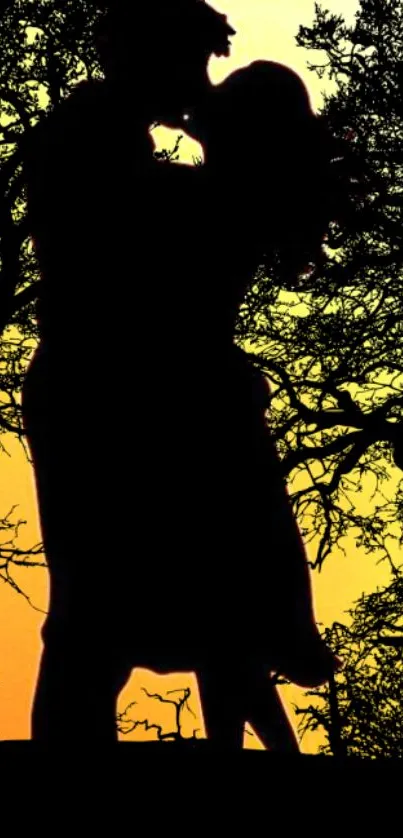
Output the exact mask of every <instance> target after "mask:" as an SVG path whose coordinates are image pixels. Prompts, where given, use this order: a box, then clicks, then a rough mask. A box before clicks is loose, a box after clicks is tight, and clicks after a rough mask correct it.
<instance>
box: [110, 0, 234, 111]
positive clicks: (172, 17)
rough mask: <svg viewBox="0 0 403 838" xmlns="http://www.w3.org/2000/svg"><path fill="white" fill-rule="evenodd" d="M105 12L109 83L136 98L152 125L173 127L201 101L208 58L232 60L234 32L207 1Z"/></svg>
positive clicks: (123, 6)
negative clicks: (228, 57)
mask: <svg viewBox="0 0 403 838" xmlns="http://www.w3.org/2000/svg"><path fill="white" fill-rule="evenodd" d="M106 6H107V8H106V14H105V16H104V17H103V20H102V22H101V24H100V25H99V27H98V33H97V36H98V37H97V46H98V51H99V55H100V60H101V64H102V67H103V69H104V71H105V75H106V77H107V78H109V79H110V80H113V81H116V82H117V83H118V84H119V85H121V86H123V87H127V88H128V89H129V90H130V92H133V93H134V94H135V97H136V101H137V103H138V104H140V102H141V104H142V105H144V107H146V108H148V109H149V110H150V114H151V118H152V119H159V120H160V121H172V118H174V117H175V116H179V115H180V114H182V113H183V111H184V110H185V109H186V108H187V107H191V106H192V105H194V104H195V103H196V101H197V100H198V98H199V97H200V96H201V95H203V92H204V91H205V89H206V86H207V85H208V77H207V65H208V61H209V58H210V56H211V55H229V52H230V38H231V36H232V35H234V34H235V32H234V30H233V29H232V28H231V27H230V26H229V25H228V23H227V18H226V17H225V15H221V14H219V13H218V12H217V11H216V10H215V9H213V8H212V7H211V6H209V5H208V4H207V3H206V2H204V0H143V2H142V3H140V4H138V3H136V4H134V3H133V2H128V0H114V2H113V3H108V2H107V0H106ZM108 6H109V8H108Z"/></svg>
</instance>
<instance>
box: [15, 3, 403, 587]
mask: <svg viewBox="0 0 403 838" xmlns="http://www.w3.org/2000/svg"><path fill="white" fill-rule="evenodd" d="M99 15H100V10H99V8H97V5H96V3H91V2H86V1H85V0H65V2H61V0H47V1H46V2H44V0H38V2H36V3H35V4H34V3H32V2H29V0H19V2H18V3H13V4H9V5H8V6H7V8H6V9H5V11H4V12H3V16H2V17H1V18H0V43H1V47H0V50H1V52H0V56H1V60H0V262H1V265H0V267H1V272H0V326H1V330H2V340H1V341H0V391H1V394H2V398H1V403H0V434H6V433H10V432H11V433H13V434H15V435H17V436H18V437H19V438H20V439H21V440H23V431H22V427H21V416H20V406H19V393H20V390H21V385H22V381H23V379H24V375H25V371H26V369H27V365H28V363H29V360H30V358H31V356H32V353H33V350H34V348H35V346H36V343H37V340H38V330H37V325H36V321H35V306H34V303H35V299H36V297H37V294H38V282H39V281H40V280H39V276H38V269H37V264H36V259H35V256H34V253H33V250H32V246H31V243H30V240H29V236H28V228H27V219H26V212H25V186H24V179H23V170H22V160H23V155H24V148H25V145H26V143H28V142H29V137H30V130H31V128H32V127H34V126H35V125H36V123H37V121H38V119H39V118H40V117H41V116H42V115H43V114H45V113H47V112H49V111H51V110H52V109H53V108H55V107H57V105H58V104H59V102H60V101H61V99H63V98H65V97H66V96H68V95H69V93H70V92H71V91H72V90H73V88H74V87H75V85H76V84H77V83H78V82H79V81H80V80H82V79H86V78H88V79H91V78H97V77H101V71H100V68H99V65H98V57H97V54H96V51H95V46H94V38H93V34H94V28H95V26H96V23H97V21H98V19H99ZM298 43H299V45H300V46H301V47H303V48H305V49H310V50H315V51H317V52H318V53H319V59H318V62H317V63H316V64H312V65H311V66H312V69H313V71H315V72H317V73H318V74H319V75H320V76H321V75H323V74H324V73H325V72H326V73H327V74H329V75H330V78H332V79H333V80H334V82H335V83H336V92H335V93H334V94H333V95H330V96H328V97H326V99H325V106H324V111H323V113H324V115H325V117H326V119H327V120H328V121H329V124H330V126H331V127H332V130H333V132H334V134H335V135H336V137H338V138H340V140H345V139H346V138H347V139H348V141H349V146H350V150H351V166H352V168H353V170H354V169H355V170H356V171H357V173H359V174H358V176H359V178H360V186H359V188H357V199H356V201H355V206H354V207H353V206H352V209H351V212H350V213H349V212H347V213H346V214H345V217H344V218H342V219H341V220H340V222H339V223H338V224H333V225H332V226H331V229H330V230H329V237H328V242H327V254H328V261H327V262H326V263H325V264H324V265H323V266H321V267H320V269H319V270H318V271H317V272H316V273H315V274H314V275H312V276H310V275H309V274H307V276H306V278H305V281H304V282H301V286H300V287H298V288H295V289H294V290H293V291H291V292H285V291H284V290H283V289H282V286H281V276H280V272H279V271H278V268H277V266H276V265H275V264H265V265H262V267H261V269H260V270H259V272H258V274H257V275H256V277H255V281H254V282H253V283H252V285H251V289H250V291H249V293H248V295H247V297H246V299H245V301H244V304H243V306H242V308H241V311H240V316H239V320H238V326H237V334H236V340H237V342H239V343H240V344H242V345H246V346H247V347H248V348H249V349H250V350H251V351H252V352H253V353H254V354H255V356H256V363H257V365H258V366H259V367H260V368H261V369H262V370H263V371H264V372H265V374H266V375H267V376H268V378H269V379H270V381H271V383H272V396H271V399H270V404H268V407H270V423H271V427H272V431H273V434H274V436H275V439H276V441H277V445H278V450H279V453H280V455H281V458H282V464H283V471H284V474H285V475H286V476H287V477H289V478H290V481H291V483H292V486H293V493H292V497H293V501H294V505H295V511H296V514H297V516H298V519H299V521H300V523H301V525H302V530H303V533H304V535H305V538H306V540H307V541H308V542H310V541H311V542H312V543H314V545H315V548H316V559H315V563H316V564H318V565H321V564H322V563H323V561H324V560H325V558H326V556H327V555H328V554H329V552H330V551H331V550H332V548H333V547H334V545H335V544H337V543H340V541H341V539H342V538H343V536H345V535H346V534H347V533H349V532H351V533H354V534H355V535H356V540H357V543H358V544H359V545H361V546H363V547H364V548H365V549H366V550H368V551H374V550H377V551H381V553H382V554H383V555H384V556H385V557H386V558H389V560H390V562H391V563H393V562H392V556H391V552H390V550H389V548H388V539H389V538H392V539H399V537H400V532H401V524H402V521H403V481H400V482H399V484H398V486H397V488H396V490H395V491H394V494H393V495H392V496H391V497H387V496H386V493H385V490H386V487H387V483H388V480H389V477H390V474H391V469H392V466H393V463H395V464H396V465H397V466H398V467H399V468H400V467H403V435H402V433H401V426H402V425H403V412H402V407H403V397H402V394H401V385H402V379H401V376H402V372H403V360H402V346H403V343H402V328H401V323H402V299H403V296H402V294H401V274H402V267H401V266H402V253H403V245H402V232H401V231H402V229H403V228H402V217H401V214H402V203H403V199H402V195H401V192H402V162H403V158H402V152H401V140H402V131H403V123H402V118H403V110H402V104H401V92H402V90H401V88H402V80H403V75H402V67H403V22H402V19H401V15H400V4H399V3H398V2H396V0H383V1H382V2H381V1H380V0H362V2H361V5H360V11H359V14H358V16H357V19H356V22H355V24H354V25H353V26H347V25H346V24H345V22H344V20H343V18H342V17H340V16H335V15H332V14H330V13H329V12H325V11H323V10H322V9H321V8H320V7H319V6H316V18H315V21H314V23H313V26H312V27H302V28H301V29H300V32H299V35H298ZM128 108H130V103H128ZM106 118H107V116H106ZM360 190H361V192H360ZM302 212H303V207H301V213H302ZM211 305H212V306H214V296H213V295H212V298H211ZM371 481H372V489H373V501H372V508H370V509H368V504H367V505H366V507H367V508H366V509H365V510H362V509H361V506H360V500H361V497H360V496H361V495H362V493H363V490H364V488H368V487H369V486H370V485H371ZM2 514H4V512H3V511H2ZM4 520H5V521H7V520H8V518H5V519H4ZM14 534H15V535H17V536H18V529H17V530H16V531H14ZM4 549H5V551H6V552H4V550H3V552H2V553H1V556H2V558H1V562H2V563H1V568H0V569H1V572H2V578H3V579H4V581H6V582H10V580H11V579H12V575H11V574H10V568H11V566H12V563H13V562H14V563H15V562H16V561H20V560H21V561H27V563H29V564H32V560H34V562H35V560H36V557H37V556H38V555H39V553H38V554H37V552H36V551H37V549H39V548H37V547H34V548H32V551H28V552H25V553H24V554H23V555H21V556H20V554H19V553H18V547H15V544H13V545H9V546H8V547H5V548H4ZM7 551H9V552H7ZM15 589H16V590H17V589H18V586H17V587H16V588H15ZM20 593H21V591H20Z"/></svg>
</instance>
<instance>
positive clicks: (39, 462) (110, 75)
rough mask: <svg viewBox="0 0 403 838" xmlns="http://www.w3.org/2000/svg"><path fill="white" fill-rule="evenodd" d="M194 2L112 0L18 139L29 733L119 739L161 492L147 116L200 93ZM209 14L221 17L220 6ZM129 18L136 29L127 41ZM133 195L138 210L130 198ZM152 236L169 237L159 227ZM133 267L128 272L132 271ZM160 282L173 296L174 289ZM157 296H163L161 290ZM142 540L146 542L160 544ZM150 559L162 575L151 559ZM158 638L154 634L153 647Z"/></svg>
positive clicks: (171, 117)
mask: <svg viewBox="0 0 403 838" xmlns="http://www.w3.org/2000/svg"><path fill="white" fill-rule="evenodd" d="M193 6H195V3H194V2H192V0H189V2H185V0H183V2H180V0H177V2H175V3H173V4H172V6H170V7H169V8H168V7H167V5H166V4H164V3H161V2H155V3H152V4H146V5H144V6H143V7H142V8H140V9H136V12H135V14H134V17H133V11H132V10H130V8H129V7H130V4H119V3H116V4H114V5H113V8H112V11H111V14H110V21H109V24H108V30H107V31H108V35H109V42H108V41H106V40H105V39H102V36H101V35H100V40H99V43H100V49H101V52H102V58H103V61H104V65H105V69H106V72H107V79H106V82H104V83H99V82H90V83H87V84H83V85H79V86H78V88H77V89H76V91H75V92H74V93H73V94H72V95H71V96H70V97H69V98H68V99H67V100H66V101H64V102H63V103H62V105H61V106H60V107H59V108H58V109H57V110H56V111H54V112H53V113H52V114H51V115H50V116H49V117H48V118H47V119H46V120H44V122H43V123H42V124H41V125H39V126H38V128H37V130H36V131H35V132H34V136H33V138H32V143H31V148H30V150H29V151H28V153H27V163H26V166H27V180H28V212H29V217H30V221H31V231H32V236H33V239H34V243H35V247H36V252H37V254H38V258H39V262H40V266H41V273H42V290H41V295H40V300H39V304H38V320H39V325H40V330H41V338H42V339H41V345H40V348H39V350H38V352H37V353H36V356H35V358H34V360H33V362H32V364H31V367H30V370H29V372H28V374H27V378H26V382H25V386H24V391H23V411H24V420H25V425H26V429H27V434H28V439H29V443H30V448H31V452H32V456H33V460H34V466H35V476H36V483H37V491H38V500H39V508H40V517H41V525H42V531H43V538H44V544H45V550H46V555H47V559H48V565H49V571H50V605H49V617H48V619H47V620H46V623H45V626H44V629H43V639H44V652H43V656H42V662H41V669H40V674H39V679H38V687H37V692H36V697H35V703H34V710H33V737H34V738H35V739H39V740H41V741H53V740H56V739H59V738H62V739H64V740H66V741H77V739H81V738H83V737H84V736H86V737H87V738H89V739H96V740H100V741H112V740H114V739H115V738H116V725H115V718H116V699H117V696H118V694H119V691H120V689H121V687H122V686H123V684H124V683H125V681H126V680H127V678H128V677H129V675H130V672H131V669H132V666H133V662H132V660H133V655H131V657H130V660H129V659H128V653H127V647H126V646H125V632H126V630H127V611H128V609H129V610H133V607H134V610H135V611H136V608H137V609H138V610H139V603H137V606H136V595H137V597H138V598H141V597H143V596H144V591H143V590H142V587H141V586H142V584H144V585H146V586H147V590H149V588H150V566H149V565H150V562H149V561H148V559H147V558H146V559H145V560H143V559H142V556H141V548H142V543H146V541H147V540H149V542H150V544H151V542H152V532H150V531H149V527H150V526H151V527H152V526H154V522H152V520H151V517H152V515H153V514H156V515H158V514H159V512H160V509H161V507H160V505H159V502H158V498H157V497H156V492H155V478H156V475H155V463H156V462H157V460H158V456H159V455H161V458H163V454H162V452H161V451H160V447H159V446H158V445H157V438H158V436H161V429H160V427H159V425H160V423H158V422H157V421H156V418H155V415H153V414H154V413H155V412H156V411H158V410H159V409H160V406H159V403H160V401H161V399H160V398H159V399H156V397H155V392H154V391H155V390H156V382H155V380H154V379H153V380H150V378H151V377H150V367H149V366H148V367H147V368H146V369H145V370H144V364H143V363H141V364H137V365H136V361H137V358H138V357H141V355H142V354H143V353H144V347H145V345H146V342H147V339H148V335H147V327H143V328H140V327H139V326H138V320H136V321H135V322H134V318H135V317H136V318H137V317H138V314H137V312H143V315H144V313H146V315H147V314H148V312H150V311H152V309H153V302H154V299H153V297H154V295H155V284H153V281H154V283H155V282H157V281H158V280H159V275H160V270H162V269H163V268H164V261H163V260H160V261H159V263H158V259H157V255H158V254H157V253H155V261H156V265H155V266H153V265H152V264H151V265H150V259H152V253H153V249H155V236H156V233H155V190H154V188H153V178H154V172H155V167H156V163H155V161H154V158H153V143H152V141H151V139H150V136H149V127H150V124H151V123H153V122H155V120H164V121H165V122H167V123H169V124H170V123H172V122H174V121H175V120H176V121H178V122H179V120H180V115H181V113H183V110H184V108H185V107H186V106H187V104H188V100H189V99H190V97H191V101H196V100H197V97H198V90H199V85H200V68H201V67H203V66H204V61H201V60H196V58H197V56H199V55H200V56H203V59H204V55H205V53H206V46H205V44H204V41H203V39H202V38H201V35H200V31H201V30H200V28H199V27H198V25H197V26H196V28H195V23H194V19H193V17H192V16H190V17H189V9H190V8H191V7H193ZM196 6H197V8H198V6H199V4H198V3H196ZM206 9H207V7H206ZM126 14H128V15H129V20H126V21H125V19H124V16H125V15H126ZM203 14H205V10H204V9H203ZM207 14H208V15H209V20H210V21H212V20H213V22H214V21H215V13H212V11H211V12H208V13H207ZM217 17H218V18H219V21H220V25H221V34H220V42H219V43H218V41H217V47H216V50H217V51H218V52H219V51H221V46H222V41H223V34H222V32H223V31H224V32H225V37H224V49H223V51H225V49H226V45H227V42H228V36H229V34H230V33H231V29H230V28H229V27H227V26H225V21H224V19H223V18H222V16H217ZM130 20H132V22H134V24H135V26H136V27H137V31H138V32H139V33H140V37H139V39H138V41H137V43H136V50H135V51H133V49H132V32H131V30H130V29H129V28H128V25H127V24H128V23H129V21H130ZM115 21H118V23H119V26H118V27H117V28H116V29H115V28H114V22H115ZM192 27H193V30H192ZM202 29H203V27H202ZM214 30H215V24H214V25H213V26H212V27H211V25H210V23H206V26H205V35H206V36H207V35H208V38H209V40H210V44H209V46H208V48H207V51H209V52H210V53H211V52H212V51H214V49H215V46H214V43H215V41H216V34H215V31H214ZM117 31H118V35H117V41H116V43H115V44H114V43H113V38H114V32H117ZM203 38H204V36H203ZM188 40H189V43H190V44H191V47H190V46H189V48H187V44H188ZM132 106H133V109H132ZM132 194H134V195H135V198H136V201H137V203H136V216H132V215H131V214H129V213H127V211H126V210H125V204H126V203H127V198H128V197H130V198H131V197H132ZM133 244H134V247H133ZM159 244H160V245H161V249H162V251H163V249H164V244H166V240H165V241H164V230H163V227H162V229H161V231H160V235H159ZM131 272H132V273H133V278H134V280H135V281H134V282H133V283H129V282H128V280H129V275H130V273H131ZM146 276H148V277H149V278H150V282H149V287H146V284H145V282H144V281H143V278H144V277H146ZM158 290H159V291H160V295H161V298H164V294H165V295H166V300H167V303H169V297H170V296H171V293H170V290H169V288H166V289H164V288H163V287H159V289H158ZM168 292H169V293H168ZM127 293H129V294H131V295H132V298H133V307H134V314H133V308H132V305H130V306H125V302H124V295H125V294H127ZM154 307H155V306H154ZM157 308H159V309H160V310H161V311H163V310H164V305H163V300H161V304H160V305H159V306H158V307H157ZM169 310H170V311H172V310H173V306H172V304H171V305H170V307H169ZM160 322H161V321H160ZM136 327H137V329H136ZM132 381H134V382H135V390H136V394H135V395H136V401H135V407H134V410H133V412H132V414H131V416H128V420H127V421H128V426H127V432H128V436H129V435H130V431H131V429H132V432H133V433H134V434H135V435H136V438H137V440H139V443H138V446H137V448H136V454H135V458H136V459H135V463H134V467H133V472H134V474H135V475H136V477H137V483H136V489H137V495H138V497H136V493H135V492H134V493H132V494H130V492H128V490H127V489H126V488H124V489H123V488H122V489H121V490H120V491H119V495H118V494H117V493H118V487H120V486H121V487H123V485H124V482H125V480H126V479H127V474H126V472H125V469H124V462H125V459H126V458H127V450H126V444H125V442H124V434H122V428H121V421H122V417H123V416H124V415H125V411H124V410H123V413H122V414H121V415H119V413H118V405H119V401H118V405H116V404H115V406H113V402H114V400H115V399H117V400H118V399H119V396H120V398H121V400H122V402H123V405H125V404H128V401H126V402H125V401H123V396H122V395H121V394H123V392H124V390H125V389H126V388H127V387H128V385H129V387H130V386H131V382H132ZM160 389H161V388H160ZM129 398H130V396H129ZM146 408H147V409H146ZM113 417H114V418H113ZM133 417H134V421H132V418H133ZM153 421H154V428H155V435H156V436H155V445H154V448H155V452H154V451H150V452H149V454H147V452H145V454H144V460H143V461H142V453H143V452H141V450H140V449H141V440H142V439H143V440H144V442H145V443H146V445H147V446H148V448H149V447H150V441H152V432H153ZM119 437H120V438H119ZM148 457H149V458H150V460H151V461H150V462H149V460H148ZM162 462H163V459H162ZM160 465H161V463H160ZM135 479H136V478H135ZM157 482H158V476H157ZM162 482H163V481H162ZM114 499H115V500H116V502H117V511H115V510H114V509H113V501H114ZM140 501H141V504H142V510H144V507H147V501H148V514H149V518H150V520H149V521H148V522H146V523H143V522H142V521H141V512H142V510H139V514H137V516H136V518H137V521H136V530H135V531H136V536H137V555H136V554H135V555H134V556H132V555H129V557H128V556H127V553H128V546H127V541H128V534H127V533H126V532H124V531H123V530H124V527H125V523H126V521H129V520H130V518H131V517H132V515H133V508H134V509H135V507H136V504H137V505H140ZM154 507H156V510H155V508H154ZM114 515H116V517H117V520H116V523H115V522H114V520H113V517H114ZM167 519H168V518H167ZM129 539H130V536H129ZM148 549H149V552H150V553H151V555H152V550H153V548H152V547H150V546H149V548H148ZM155 549H161V545H160V544H159V545H156V548H155ZM151 564H152V561H151ZM155 572H156V576H157V579H158V580H159V579H160V577H161V561H160V560H157V562H156V565H155ZM155 581H156V580H154V579H152V578H151V592H150V594H151V595H152V594H153V593H155V597H154V598H155V599H156V600H157V601H158V603H159V604H160V605H161V598H160V599H159V598H158V589H157V590H154V585H155ZM140 591H141V593H139V592H140ZM133 601H134V606H133ZM155 611H156V612H157V608H156V609H155ZM122 614H124V615H125V619H126V621H125V620H123V621H122V619H121V615H122ZM137 628H138V625H135V632H134V633H135V634H136V630H137ZM158 637H159V635H158ZM136 642H137V644H138V645H139V646H140V650H139V657H140V658H142V657H144V656H145V657H147V655H148V652H147V648H145V651H143V649H142V643H141V640H140V641H139V639H138V637H137V636H136ZM159 642H160V643H161V639H160V638H159ZM132 645H133V643H132V639H131V638H130V644H129V646H130V647H131V646H132ZM143 645H145V646H146V645H147V644H143ZM155 645H156V641H155V640H153V641H152V642H151V641H150V643H149V647H150V648H151V649H152V650H154V648H155ZM162 645H163V644H162ZM148 656H149V655H148ZM162 658H163V650H162ZM140 662H141V660H140Z"/></svg>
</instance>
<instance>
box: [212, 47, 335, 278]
mask: <svg viewBox="0 0 403 838" xmlns="http://www.w3.org/2000/svg"><path fill="white" fill-rule="evenodd" d="M211 101H212V104H211V105H210V106H209V110H208V112H206V114H203V115H202V118H201V120H200V126H198V127H200V130H199V134H200V135H201V139H202V142H204V143H205V159H206V163H207V164H208V165H209V166H210V167H211V169H212V170H213V171H215V172H216V173H217V174H218V176H219V177H220V175H221V176H223V177H226V178H227V179H228V180H230V181H231V182H232V184H233V185H235V188H236V190H237V193H238V195H239V196H241V200H242V201H244V202H246V203H247V204H248V206H249V208H250V209H249V217H250V219H251V221H250V223H251V224H252V225H253V226H254V230H255V231H257V230H258V229H260V230H261V240H262V241H263V245H264V247H265V248H266V250H267V252H268V254H272V253H273V249H275V250H276V249H277V252H278V258H279V265H280V269H281V272H282V273H283V275H284V276H285V275H287V276H289V278H290V281H293V278H294V279H295V278H296V277H297V276H298V274H299V273H301V272H302V271H303V269H304V268H305V266H306V265H308V264H309V263H310V262H315V261H316V262H319V261H320V260H321V257H322V246H323V242H324V238H325V234H326V231H327V229H328V226H329V223H330V221H332V220H336V219H335V218H334V213H335V211H336V210H335V202H334V200H333V199H334V195H333V192H332V190H333V189H334V183H332V177H333V175H332V165H331V160H332V156H334V150H333V140H332V137H331V135H330V133H329V132H328V130H327V128H326V127H325V125H324V123H323V121H322V119H321V118H319V117H318V116H316V115H315V113H314V111H313V110H312V106H311V102H310V97H309V94H308V91H307V89H306V87H305V85H304V83H303V81H302V79H301V78H300V77H299V76H298V75H297V74H296V73H294V72H293V71H292V70H291V69H289V68H288V67H285V66H283V65H281V64H276V63H275V62H269V61H257V62H254V63H253V64H251V65H249V66H248V67H244V68H242V69H241V70H238V71H237V72H235V73H233V74H232V75H231V76H230V77H229V78H228V79H226V80H225V82H223V83H222V84H221V85H220V86H219V87H217V88H216V90H215V93H214V96H213V97H212V100H211ZM202 123H204V124H203V125H202ZM203 132H204V133H203ZM251 235H253V231H252V232H251Z"/></svg>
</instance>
